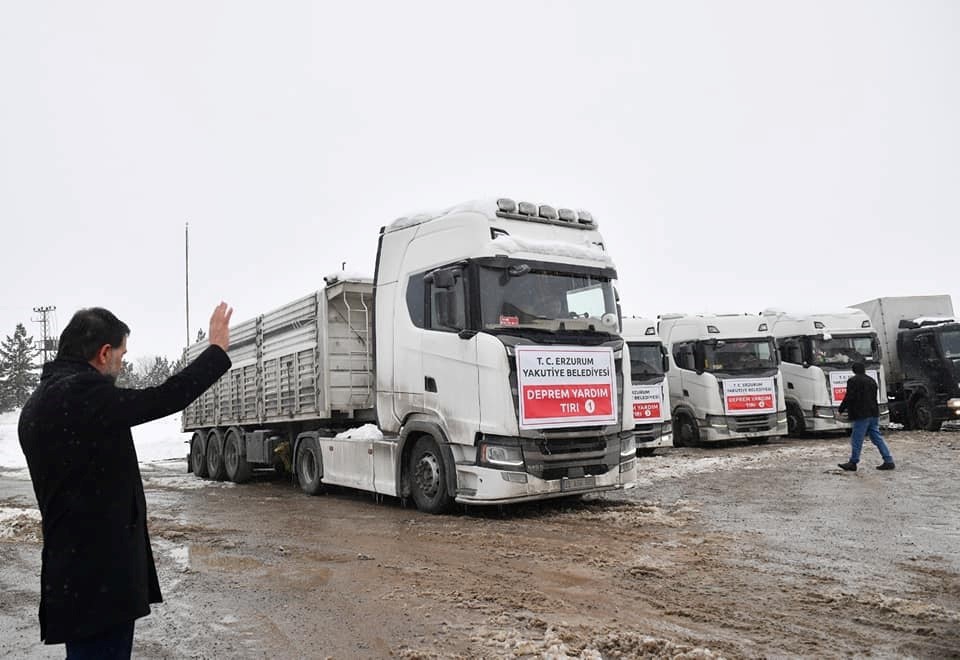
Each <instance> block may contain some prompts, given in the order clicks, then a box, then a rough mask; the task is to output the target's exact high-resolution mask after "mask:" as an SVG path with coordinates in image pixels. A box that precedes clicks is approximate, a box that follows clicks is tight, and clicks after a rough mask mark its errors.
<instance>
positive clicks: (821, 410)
mask: <svg viewBox="0 0 960 660" xmlns="http://www.w3.org/2000/svg"><path fill="white" fill-rule="evenodd" d="M813 416H814V417H822V418H823V419H834V417H835V416H834V414H833V408H832V407H830V406H814V407H813Z"/></svg>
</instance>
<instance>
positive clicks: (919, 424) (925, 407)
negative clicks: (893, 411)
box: [910, 396, 943, 431]
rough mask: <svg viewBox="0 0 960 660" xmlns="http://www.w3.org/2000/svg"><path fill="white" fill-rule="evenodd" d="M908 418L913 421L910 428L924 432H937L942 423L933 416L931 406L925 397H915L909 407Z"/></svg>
mask: <svg viewBox="0 0 960 660" xmlns="http://www.w3.org/2000/svg"><path fill="white" fill-rule="evenodd" d="M910 417H911V418H912V419H913V424H912V426H913V427H914V428H916V429H922V430H924V431H939V430H940V425H941V424H942V423H943V422H942V421H941V420H939V419H937V418H936V417H935V416H934V414H933V404H931V403H930V399H929V398H927V397H925V396H920V397H917V399H916V400H915V401H914V402H913V405H912V406H911V407H910Z"/></svg>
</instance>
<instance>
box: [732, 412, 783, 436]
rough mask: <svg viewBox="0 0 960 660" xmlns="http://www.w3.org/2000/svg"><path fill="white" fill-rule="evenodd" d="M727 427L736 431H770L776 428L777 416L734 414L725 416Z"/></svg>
mask: <svg viewBox="0 0 960 660" xmlns="http://www.w3.org/2000/svg"><path fill="white" fill-rule="evenodd" d="M727 427H728V428H729V429H730V430H731V431H736V432H738V433H751V432H756V431H772V430H774V429H775V428H777V416H776V415H775V414H774V415H736V416H730V417H727Z"/></svg>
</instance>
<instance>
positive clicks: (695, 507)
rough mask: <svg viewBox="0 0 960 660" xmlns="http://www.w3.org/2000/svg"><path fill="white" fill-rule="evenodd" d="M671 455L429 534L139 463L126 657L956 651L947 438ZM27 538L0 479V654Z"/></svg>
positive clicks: (17, 609) (260, 486)
mask: <svg viewBox="0 0 960 660" xmlns="http://www.w3.org/2000/svg"><path fill="white" fill-rule="evenodd" d="M887 438H888V441H889V444H890V446H891V449H892V451H893V452H894V457H895V458H896V460H897V470H895V471H893V472H878V471H876V470H875V469H873V466H874V465H875V464H878V463H879V458H878V456H877V455H876V450H875V449H874V448H873V446H872V445H870V444H869V443H868V444H867V446H866V447H865V449H864V462H863V463H861V468H860V471H858V472H856V473H844V472H841V471H840V470H839V469H837V468H836V463H838V462H841V461H843V460H845V459H846V457H847V443H846V439H845V438H843V437H836V436H834V437H830V438H808V439H803V440H784V441H779V442H773V443H771V444H769V445H766V446H735V447H726V448H720V449H700V448H698V449H672V450H665V451H662V452H661V453H660V454H659V455H657V456H653V457H651V458H645V459H642V461H641V477H640V480H639V482H638V484H637V487H636V488H634V489H632V490H628V491H623V492H619V493H616V494H613V495H608V496H604V497H588V498H585V499H583V500H581V501H572V502H552V503H544V504H539V505H528V506H515V507H507V508H494V509H476V508H471V509H469V510H467V511H464V512H461V513H459V514H457V515H450V516H430V515H424V514H421V513H419V512H417V511H416V510H415V509H413V508H412V507H404V506H403V505H402V504H401V503H400V502H398V501H396V500H391V499H387V500H385V501H381V502H377V501H375V499H374V498H373V497H371V496H369V495H366V494H361V493H355V492H350V491H335V492H332V493H328V494H326V495H323V496H319V497H308V496H306V495H303V494H302V493H300V492H299V491H298V490H296V489H295V488H294V487H292V486H291V485H290V484H289V483H287V482H283V481H278V480H272V479H269V478H258V479H257V480H255V481H254V482H253V483H249V484H244V485H242V486H235V485H232V484H224V483H212V482H208V481H201V480H198V479H196V478H194V477H193V476H192V475H187V474H185V464H184V463H182V462H166V463H159V464H151V465H144V466H143V474H144V481H145V484H146V488H147V499H148V508H149V511H150V529H151V534H152V538H153V543H154V552H155V555H156V557H157V563H158V569H159V573H160V580H161V586H162V588H163V592H164V596H165V598H166V601H165V602H164V603H163V604H160V605H157V606H154V609H153V614H152V615H151V616H149V617H147V618H145V619H141V620H140V621H139V622H138V623H137V630H136V639H135V645H134V655H135V657H140V658H224V657H238V658H300V657H318V658H325V657H332V658H362V657H371V658H381V657H404V658H448V657H452V658H456V657H462V658H477V657H490V658H493V657H529V658H534V657H550V658H564V657H579V658H618V657H624V658H628V657H629V658H634V657H677V656H681V657H689V658H711V657H768V656H808V657H831V656H848V655H867V654H869V655H872V656H875V657H904V656H908V657H921V658H927V657H929V658H941V657H960V432H956V431H948V430H945V431H943V432H940V433H919V432H902V431H901V432H892V433H889V434H888V436H887ZM39 535H40V529H39V522H38V516H37V514H36V510H35V503H34V499H33V494H32V490H31V486H30V482H29V481H28V480H27V477H26V475H25V473H24V471H18V472H11V471H7V472H0V656H10V657H16V658H48V657H50V658H54V657H63V647H62V646H57V647H43V646H42V645H40V644H38V643H37V636H38V628H37V624H36V607H37V602H38V597H39V596H38V590H39V558H40V542H39Z"/></svg>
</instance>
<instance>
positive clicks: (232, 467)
mask: <svg viewBox="0 0 960 660" xmlns="http://www.w3.org/2000/svg"><path fill="white" fill-rule="evenodd" d="M223 467H224V468H225V470H226V473H227V479H229V480H230V481H232V482H233V483H235V484H242V483H243V482H244V481H248V480H249V479H250V475H251V474H252V473H253V467H251V465H250V463H248V462H247V448H246V446H245V443H244V441H243V431H241V430H240V429H238V428H236V427H233V428H231V429H229V430H228V431H227V436H226V437H225V438H224V440H223Z"/></svg>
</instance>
